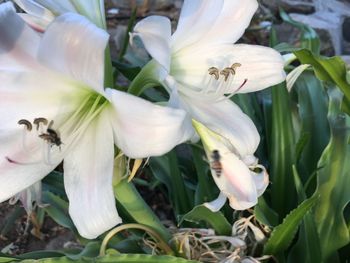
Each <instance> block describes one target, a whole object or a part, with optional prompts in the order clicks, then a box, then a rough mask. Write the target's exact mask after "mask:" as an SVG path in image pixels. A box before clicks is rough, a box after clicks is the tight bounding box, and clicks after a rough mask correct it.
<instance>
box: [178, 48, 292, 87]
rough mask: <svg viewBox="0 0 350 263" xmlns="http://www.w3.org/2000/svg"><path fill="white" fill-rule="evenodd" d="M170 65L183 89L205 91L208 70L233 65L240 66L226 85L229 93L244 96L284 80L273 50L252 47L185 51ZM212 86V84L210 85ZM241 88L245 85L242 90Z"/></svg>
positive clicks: (281, 66) (281, 63)
mask: <svg viewBox="0 0 350 263" xmlns="http://www.w3.org/2000/svg"><path fill="white" fill-rule="evenodd" d="M173 59H174V60H173V61H172V66H173V68H172V74H173V76H174V78H175V79H176V80H177V81H178V82H180V83H181V84H182V85H183V86H184V87H201V88H203V87H205V86H206V85H209V82H208V81H205V80H206V77H207V76H208V69H209V68H210V67H217V68H218V69H224V68H225V67H231V65H232V64H234V63H239V64H241V65H240V66H239V67H237V68H236V69H235V75H232V76H231V79H229V81H227V82H226V83H225V80H224V79H223V78H222V77H220V79H219V80H218V81H217V82H221V84H223V85H229V90H228V92H233V93H247V92H252V91H257V90H261V89H264V88H267V87H269V86H272V85H276V84H278V83H280V82H282V81H283V80H284V79H285V72H284V70H283V68H284V61H283V59H282V56H281V55H280V54H279V53H278V52H277V51H275V50H273V49H272V48H267V47H263V46H254V45H245V44H237V45H219V46H213V47H210V48H209V47H207V46H203V47H201V48H198V47H197V48H193V47H191V48H186V49H183V50H182V51H181V52H180V53H178V54H176V56H175V57H174V58H173ZM211 84H213V83H211ZM242 84H244V85H243V86H242Z"/></svg>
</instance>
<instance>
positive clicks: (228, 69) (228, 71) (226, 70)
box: [220, 68, 231, 81]
mask: <svg viewBox="0 0 350 263" xmlns="http://www.w3.org/2000/svg"><path fill="white" fill-rule="evenodd" d="M230 70H231V68H225V69H223V70H221V71H220V75H223V76H224V78H225V81H227V80H228V77H229V76H230V74H231V71H230Z"/></svg>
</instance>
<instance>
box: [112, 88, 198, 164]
mask: <svg viewBox="0 0 350 263" xmlns="http://www.w3.org/2000/svg"><path fill="white" fill-rule="evenodd" d="M106 93H107V97H108V98H109V99H110V101H111V102H112V105H113V107H111V108H110V115H111V122H112V125H113V129H114V140H115V142H116V145H117V146H118V147H119V148H120V149H121V150H122V151H123V152H124V153H125V154H126V155H127V156H129V157H131V158H135V159H138V158H145V157H149V156H159V155H162V154H164V153H166V152H168V151H170V150H171V149H172V148H173V147H175V146H176V145H178V144H180V143H182V142H184V141H186V140H188V139H189V138H191V136H192V134H188V132H189V131H188V130H187V129H185V128H184V126H183V123H184V120H185V116H186V113H185V112H184V111H183V110H178V109H172V108H169V107H162V106H157V105H154V104H152V103H150V102H148V101H146V100H143V99H140V98H138V97H135V96H132V95H130V94H127V93H124V92H120V91H117V90H111V89H106Z"/></svg>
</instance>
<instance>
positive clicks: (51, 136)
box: [39, 128, 62, 146]
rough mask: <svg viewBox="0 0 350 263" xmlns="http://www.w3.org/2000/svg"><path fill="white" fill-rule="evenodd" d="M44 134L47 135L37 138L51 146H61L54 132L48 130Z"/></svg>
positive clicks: (59, 139)
mask: <svg viewBox="0 0 350 263" xmlns="http://www.w3.org/2000/svg"><path fill="white" fill-rule="evenodd" d="M46 132H47V133H43V134H40V135H39V137H40V138H42V139H43V140H45V141H47V142H48V143H50V144H51V145H56V146H61V144H62V141H61V138H60V137H59V136H58V134H57V132H56V131H55V130H53V129H50V128H48V129H47V130H46Z"/></svg>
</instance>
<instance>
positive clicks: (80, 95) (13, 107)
mask: <svg viewBox="0 0 350 263" xmlns="http://www.w3.org/2000/svg"><path fill="white" fill-rule="evenodd" d="M8 25H11V27H9V26H8ZM0 32H1V37H0V123H1V126H0V144H1V147H0V202H2V201H4V200H7V199H9V198H10V197H11V196H13V195H15V194H16V193H18V192H20V191H22V190H23V189H25V188H27V187H29V186H30V185H32V184H34V183H35V182H38V181H40V180H41V179H42V178H43V177H44V176H45V175H47V174H48V173H49V172H50V171H52V170H53V169H54V168H55V167H56V166H57V165H58V164H59V163H61V162H62V160H63V159H64V184H65V190H66V193H67V196H68V198H69V213H70V216H71V217H72V219H73V221H74V223H75V225H76V226H77V229H78V231H79V233H80V234H81V235H82V236H83V237H86V238H95V237H96V236H98V235H100V234H102V233H103V232H104V231H106V230H108V229H109V228H111V227H113V226H114V225H116V224H118V223H120V222H121V219H120V218H119V216H118V213H117V211H116V208H115V200H114V195H113V189H112V177H113V161H114V144H115V145H116V146H117V147H118V148H119V149H121V150H122V151H123V152H124V153H125V154H126V155H127V156H129V157H131V158H145V157H149V156H155V155H161V154H164V153H165V152H167V151H169V150H170V149H171V148H173V147H174V146H175V145H177V144H179V143H181V142H183V141H185V140H186V139H187V138H188V136H186V135H185V133H184V131H183V130H182V126H183V121H184V118H185V112H184V111H182V110H176V109H171V108H167V107H161V106H157V105H154V104H152V103H150V102H147V101H145V100H143V99H140V98H138V97H135V96H132V95H129V94H127V93H124V92H120V91H117V90H113V89H110V88H106V89H104V88H103V82H104V54H105V48H106V45H107V42H108V34H107V33H106V32H105V31H104V30H102V29H100V28H98V27H96V26H95V25H94V24H92V23H91V22H89V21H88V20H87V19H85V18H84V17H82V16H80V15H77V14H72V13H69V14H64V15H62V16H60V17H58V18H56V20H54V22H52V23H51V24H50V26H49V27H48V28H47V30H46V31H45V33H44V34H43V35H40V34H39V33H37V32H35V31H34V30H33V29H31V28H30V27H28V26H27V25H26V24H25V23H24V22H23V20H22V19H21V18H20V17H19V16H18V15H17V14H16V13H15V11H14V8H13V6H12V4H11V3H5V4H2V5H0ZM186 137H187V138H186Z"/></svg>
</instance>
